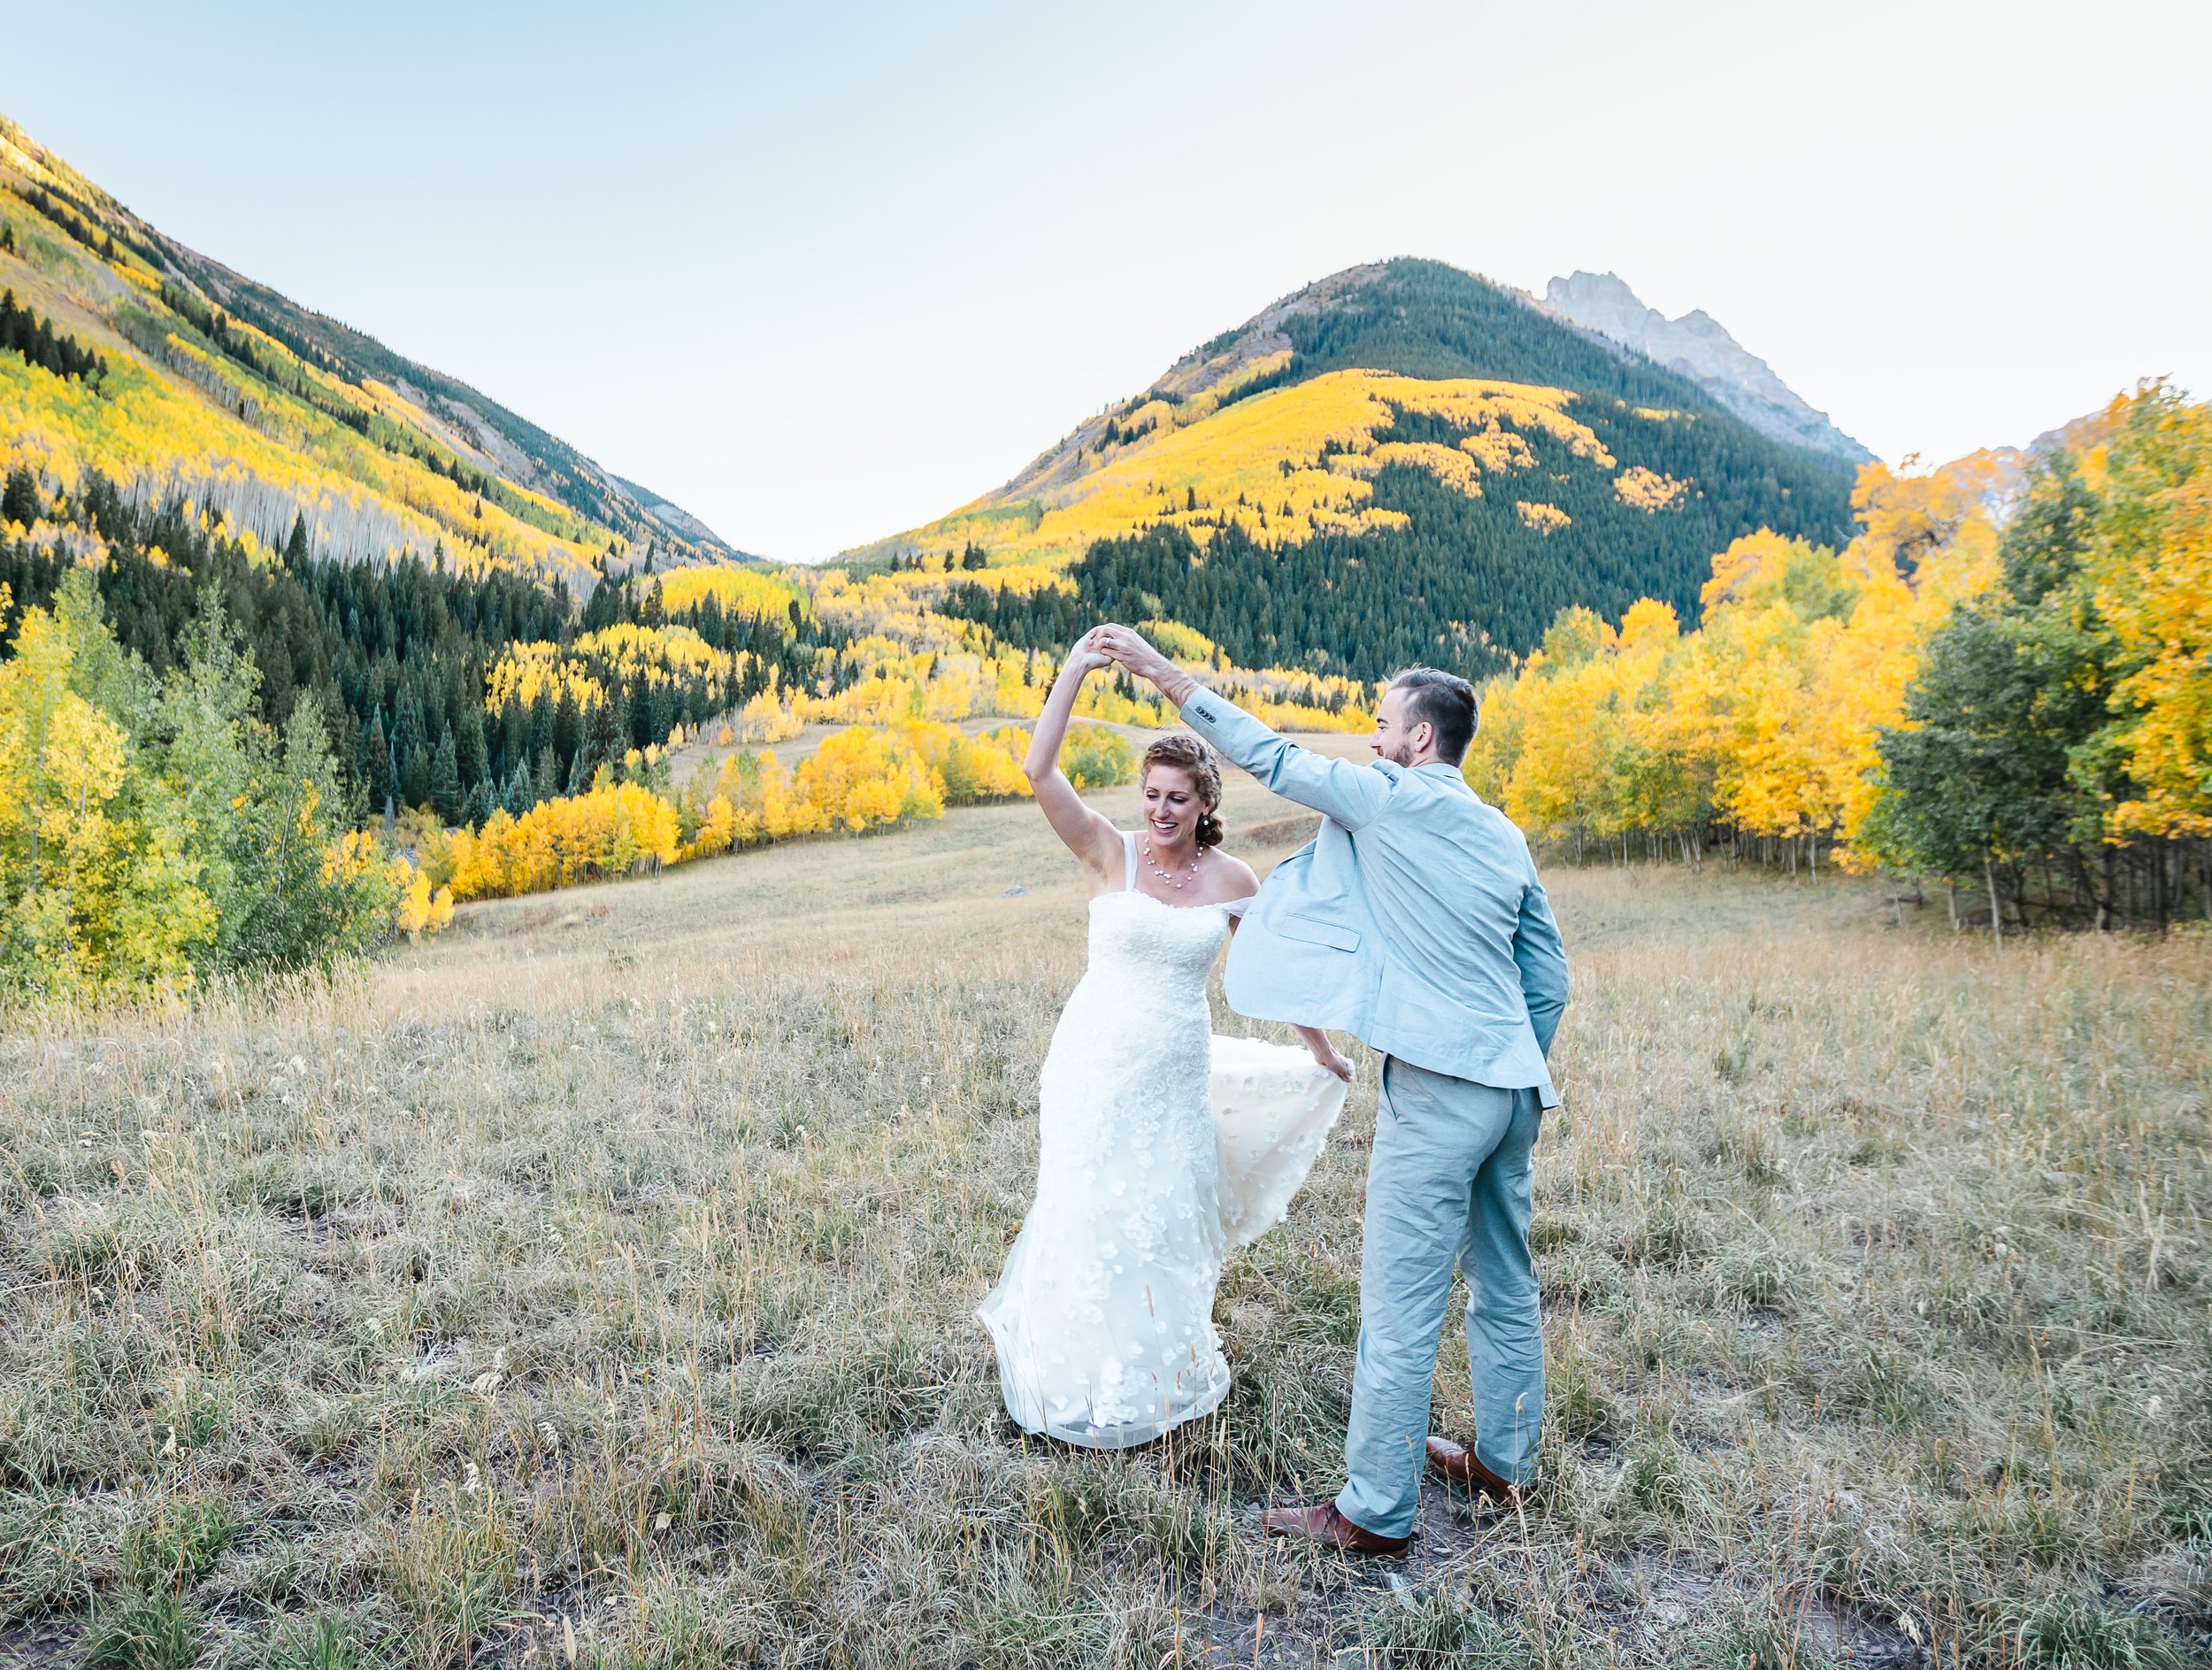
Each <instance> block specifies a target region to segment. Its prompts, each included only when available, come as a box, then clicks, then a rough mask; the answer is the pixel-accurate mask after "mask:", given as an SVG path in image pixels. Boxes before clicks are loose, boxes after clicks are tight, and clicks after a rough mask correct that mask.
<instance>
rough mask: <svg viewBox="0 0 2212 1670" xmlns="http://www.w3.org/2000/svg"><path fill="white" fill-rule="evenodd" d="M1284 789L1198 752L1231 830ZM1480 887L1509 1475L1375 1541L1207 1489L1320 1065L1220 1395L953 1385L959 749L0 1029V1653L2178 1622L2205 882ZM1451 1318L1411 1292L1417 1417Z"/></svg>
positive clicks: (1334, 1293) (1714, 1642) (1262, 1413)
mask: <svg viewBox="0 0 2212 1670" xmlns="http://www.w3.org/2000/svg"><path fill="white" fill-rule="evenodd" d="M1100 800H1101V804H1103V805H1105V806H1106V807H1107V808H1108V809H1109V810H1110V811H1111V812H1114V813H1115V815H1117V816H1118V817H1119V818H1121V819H1123V820H1125V821H1130V820H1133V809H1134V805H1135V798H1134V790H1133V789H1118V790H1114V791H1111V792H1110V793H1108V794H1105V795H1102V797H1100ZM1293 810H1294V809H1292V808H1288V807H1286V806H1285V805H1283V804H1281V803H1279V802H1275V801H1272V800H1271V798H1270V797H1267V796H1266V795H1264V794H1263V793H1262V792H1260V791H1259V790H1257V789H1253V788H1252V787H1251V786H1250V785H1248V784H1246V783H1241V782H1240V783H1237V784H1235V785H1233V789H1232V794H1231V798H1230V801H1229V804H1228V805H1227V807H1226V808H1225V812H1226V816H1227V817H1228V820H1229V821H1230V825H1231V829H1232V834H1233V839H1234V838H1235V835H1236V832H1237V831H1239V830H1243V831H1246V832H1248V839H1250V838H1252V834H1253V832H1256V837H1257V839H1256V844H1255V845H1252V846H1250V847H1249V848H1248V849H1247V850H1248V856H1251V857H1252V858H1254V859H1255V860H1256V861H1257V862H1261V863H1264V860H1265V859H1266V858H1271V857H1275V856H1279V855H1280V853H1282V852H1283V851H1286V850H1288V848H1289V847H1290V846H1291V845H1292V844H1294V842H1295V840H1296V839H1297V838H1299V834H1298V830H1297V828H1296V827H1295V825H1294V824H1292V823H1291V822H1289V821H1288V820H1289V818H1290V815H1291V813H1292V812H1293ZM1550 880H1551V881H1552V884H1553V891H1554V897H1555V902H1556V904H1557V906H1558V909H1559V913H1560V916H1561V919H1562V920H1563V926H1564V928H1565V932H1566V935H1567V941H1568V947H1569V951H1570V955H1571V958H1572V959H1573V966H1574V974H1575V977H1576V981H1577V992H1576V997H1575V999H1574V1001H1573V1003H1572V1004H1571V1006H1570V1008H1569V1010H1568V1013H1567V1019H1566V1022H1565V1026H1564V1028H1563V1031H1562V1033H1561V1035H1560V1039H1559V1044H1558V1049H1557V1052H1556V1056H1555V1066H1556V1068H1557V1072H1558V1077H1559V1080H1560V1084H1561V1088H1562V1091H1563V1095H1564V1097H1565V1098H1566V1106H1565V1107H1564V1109H1563V1111H1562V1112H1560V1113H1558V1114H1557V1115H1555V1116H1554V1118H1553V1120H1552V1121H1551V1122H1550V1124H1549V1125H1548V1127H1547V1129H1546V1130H1545V1132H1544V1135H1543V1138H1542V1141H1541V1142H1540V1145H1539V1148H1538V1159H1539V1172H1538V1197H1537V1214H1536V1230H1535V1235H1536V1242H1537V1247H1538V1255H1537V1256H1538V1260H1539V1264H1540V1270H1541V1274H1542V1276H1543V1281H1544V1290H1545V1295H1546V1304H1547V1310H1548V1335H1549V1341H1550V1352H1551V1358H1550V1374H1551V1381H1550V1387H1551V1404H1552V1407H1551V1411H1550V1415H1551V1423H1550V1426H1551V1429H1550V1432H1549V1434H1548V1441H1547V1443H1546V1446H1545V1449H1544V1452H1543V1463H1542V1474H1543V1477H1542V1487H1541V1491H1540V1496H1539V1497H1537V1499H1536V1500H1535V1501H1534V1502H1533V1503H1532V1505H1530V1506H1529V1507H1528V1508H1527V1510H1526V1511H1525V1512H1523V1513H1520V1514H1517V1515H1513V1516H1509V1517H1507V1518H1504V1519H1502V1520H1477V1519H1475V1518H1474V1517H1472V1516H1471V1514H1470V1513H1469V1512H1468V1511H1467V1508H1466V1505H1465V1504H1464V1502H1463V1500H1455V1499H1454V1498H1453V1497H1451V1496H1450V1495H1449V1494H1448V1493H1447V1492H1445V1491H1444V1490H1442V1489H1436V1490H1435V1491H1434V1492H1433V1493H1432V1497H1431V1498H1430V1500H1429V1502H1428V1504H1427V1505H1426V1509H1425V1517H1424V1524H1423V1529H1422V1535H1421V1537H1420V1539H1419V1541H1418V1542H1417V1544H1416V1550H1415V1553H1414V1555H1413V1556H1412V1558H1410V1559H1409V1560H1408V1561H1407V1562H1405V1563H1404V1564H1403V1565H1402V1566H1401V1565H1394V1564H1392V1563H1389V1562H1380V1563H1355V1562H1350V1561H1347V1560H1345V1559H1342V1558H1336V1557H1333V1556H1324V1555H1321V1554H1318V1553H1317V1552H1315V1551H1310V1550H1307V1549H1302V1548H1293V1547H1286V1546H1285V1545H1283V1544H1281V1543H1268V1542H1266V1541H1265V1540H1263V1538H1262V1536H1261V1535H1260V1534H1259V1531H1258V1528H1257V1520H1258V1515H1259V1512H1260V1510H1261V1509H1262V1508H1263V1506H1264V1505H1267V1504H1268V1503H1270V1502H1273V1501H1280V1500H1288V1499H1302V1498H1306V1497H1310V1496H1312V1495H1314V1494H1317V1493H1321V1492H1326V1491H1333V1489H1335V1488H1336V1486H1337V1484H1338V1482H1339V1481H1340V1474H1339V1468H1340V1453H1339V1444H1340V1439H1341V1434H1342V1427H1343V1421H1344V1416H1345V1411H1346V1406H1347V1401H1348V1395H1349V1388H1350V1376H1351V1367H1352V1344H1353V1340H1354V1336H1355V1334H1356V1327H1357V1287H1356V1272H1357V1267H1358V1250H1359V1209H1360V1202H1361V1186H1362V1177H1363V1166H1364V1162H1365V1158H1366V1154H1365V1148H1366V1143H1367V1136H1368V1133H1369V1131H1370V1129H1371V1120H1372V1112H1373V1088H1372V1087H1373V1066H1372V1063H1371V1062H1369V1063H1367V1064H1366V1065H1365V1066H1364V1067H1363V1081H1364V1082H1363V1086H1362V1088H1361V1089H1359V1090H1358V1091H1357V1092H1356V1094H1355V1097H1354V1099H1353V1103H1352V1105H1351V1108H1350V1111H1349V1112H1348V1114H1347V1116H1346V1119H1345V1120H1344V1122H1343V1124H1342V1125H1341V1126H1340V1128H1339V1134H1338V1136H1337V1138H1336V1139H1335V1140H1334V1142H1333V1146H1332V1149H1331V1151H1330V1152H1329V1153H1328V1154H1327V1155H1326V1156H1325V1158H1324V1159H1323V1161H1322V1163H1321V1165H1320V1166H1319V1168H1318V1169H1317V1173H1316V1174H1315V1177H1314V1180H1313V1181H1312V1183H1311V1184H1310V1186H1309V1188H1308V1189H1307V1192H1306V1193H1305V1194H1304V1195H1303V1196H1302V1197H1301V1199H1300V1201H1299V1203H1298V1204H1297V1205H1296V1206H1295V1207H1294V1212H1293V1216H1292V1220H1291V1221H1290V1222H1289V1223H1287V1224H1286V1225H1285V1226H1283V1227H1281V1228H1279V1230H1277V1231H1275V1232H1274V1233H1273V1234H1271V1235H1269V1236H1268V1237H1266V1238H1265V1239H1264V1240H1263V1242H1262V1243H1260V1244H1259V1245H1258V1246H1256V1247H1255V1248H1253V1249H1251V1250H1249V1251H1247V1252H1246V1253H1244V1254H1242V1255H1240V1257H1239V1258H1237V1259H1236V1260H1235V1261H1234V1262H1233V1264H1232V1266H1231V1267H1230V1269H1229V1272H1228V1274H1227V1276H1226V1278H1225V1281H1224V1284H1223V1288H1222V1292H1221V1299H1220V1318H1221V1321H1222V1324H1223V1328H1224V1333H1225V1338H1226V1341H1227V1345H1228V1350H1229V1353H1230V1357H1231V1359H1232V1362H1233V1365H1234V1366H1235V1370H1236V1374H1237V1384H1236V1389H1235V1392H1234V1393H1233V1397H1232V1398H1231V1400H1230V1402H1229V1404H1227V1406H1226V1407H1225V1411H1224V1412H1223V1413H1222V1414H1221V1415H1219V1416H1218V1417H1217V1418H1215V1419H1213V1420H1209V1421H1207V1422H1205V1423H1203V1424H1202V1425H1201V1426H1199V1427H1197V1428H1193V1429H1186V1430H1185V1431H1184V1432H1181V1433H1179V1434H1176V1435H1173V1436H1171V1438H1170V1439H1169V1440H1167V1441H1165V1442H1164V1443H1161V1444H1159V1445H1156V1446H1154V1447H1152V1448H1150V1449H1148V1450H1145V1451H1138V1452H1135V1453H1132V1454H1127V1455H1123V1456H1118V1457H1099V1456H1093V1455H1088V1454H1080V1453H1073V1452H1070V1451H1062V1450H1058V1449H1056V1448H1054V1447H1051V1446H1049V1445H1046V1444H1041V1443H1033V1442H1026V1441H1025V1440H1024V1439H1023V1438H1022V1436H1021V1435H1019V1434H1018V1432H1017V1431H1015V1430H1014V1429H1012V1428H1010V1426H1009V1425H1008V1423H1007V1422H1006V1420H1005V1419H1004V1417H1003V1414H1002V1412H1001V1410H1000V1407H999V1402H998V1392H997V1384H996V1378H995V1369H994V1366H993V1361H992V1358H991V1354H990V1351H989V1347H988V1343H987V1339H986V1336H985V1335H984V1333H983V1331H982V1329H981V1328H980V1327H979V1325H977V1324H976V1323H975V1322H974V1321H973V1320H972V1317H971V1315H970V1312H971V1310H972V1307H973V1305H974V1304H975V1303H976V1302H977V1300H978V1299H979V1298H980V1297H981V1296H982V1295H983V1293H984V1292H985V1291H986V1290H987V1288H988V1287H989V1285H990V1284H991V1282H992V1281H994V1279H995V1276H996V1274H997V1270H998V1266H999V1262H1000V1260H1001V1258H1002V1255H1003V1251H1004V1249H1005V1247H1006V1246H1007V1244H1008V1243H1009V1242H1010V1240H1011V1238H1012V1235H1013V1233H1014V1231H1015V1228H1016V1227H1017V1224H1018V1220H1019V1219H1020V1216H1021V1214H1022V1212H1023V1211H1024V1210H1025V1206H1026V1204H1027V1196H1028V1189H1029V1185H1030V1181H1031V1179H1032V1176H1033V1166H1034V1155H1035V1120H1034V1112H1035V1109H1034V1095H1035V1085H1036V1072H1037V1067H1038V1064H1039V1061H1040V1059H1041V1057H1042V1054H1043V1051H1044V1049H1045V1045H1046V1043H1047V1040H1048V1035H1049V1033H1050V1029H1051V1026H1052V1023H1053V1020H1054V1018H1055V1016H1056V1012H1057V1009H1058V1006H1059V1004H1060V1002H1061V1000H1062V999H1063V997H1064V995H1065V993H1066V991H1067V990H1068V989H1069V987H1070V986H1071V984H1072V982H1073V981H1074V980H1075V978H1076V976H1077V974H1079V970H1080V967H1081V961H1082V952H1083V929H1082V899H1081V892H1080V889H1079V885H1078V883H1077V881H1076V879H1075V876H1074V873H1073V866H1072V865H1071V862H1070V861H1069V860H1068V859H1067V858H1065V857H1064V855H1063V854H1062V853H1061V852H1060V851H1059V850H1058V849H1057V847H1056V845H1054V844H1053V843H1052V841H1051V837H1050V835H1049V834H1048V831H1047V830H1046V828H1045V827H1044V824H1043V821H1042V820H1041V818H1039V817H1038V816H1037V814H1036V813H1035V812H1034V811H1033V809H1031V808H1030V807H1027V806H1007V807H997V808H988V809H983V810H978V811H970V812H956V813H954V814H953V815H951V816H949V817H948V818H946V819H945V820H943V821H942V822H941V823H936V824H932V825H927V826H924V827H918V828H914V829H911V830H907V831H902V832H899V833H896V834H893V835H887V836H882V837H879V838H873V839H869V840H864V841H846V842H835V843H814V844H802V845H794V846H788V847H780V848H775V849H771V850H765V851H762V852H759V853H756V854H750V855H747V856H743V857H739V858H728V859H719V860H713V861H709V862H703V863H700V864H696V865H693V866H685V867H683V868H681V869H679V870H676V871H674V872H672V873H668V874H666V875H664V876H662V877H660V878H657V879H656V880H652V881H637V882H627V883H621V884H616V885H609V886H602V887H596V888H590V889H579V890H576V891H572V892H567V893H561V894H555V895H549V896H541V897H531V898H525V899H518V900H514V901H510V902H504V903H499V904H485V905H479V906H474V907H471V908H468V909H466V910H465V911H464V912H462V914H461V917H460V920H457V923H456V925H455V927H454V928H453V930H452V931H451V932H449V934H448V935H445V936H444V937H442V939H440V940H437V941H434V942H430V943H425V944H424V945H423V946H421V947H420V948H419V949H414V950H402V951H400V952H398V953H396V954H395V955H393V956H391V957H389V958H387V959H386V960H384V961H381V962H380V963H379V964H377V965H376V966H373V968H372V969H371V970H370V971H369V972H368V973H367V974H365V976H363V977H361V978H359V979H358V980H357V981H353V982H352V983H350V984H349V985H347V986H345V987H343V988H342V989H339V990H337V991H335V992H323V993H313V994H308V995H303V996H299V997H291V998H279V999H257V1000H255V1001H251V1002H237V1003H229V1004H225V1003H215V1004H208V1005H205V1006H204V1007H203V1008H202V1009H201V1010H200V1011H198V1012H195V1013H192V1014H190V1015H188V1016H178V1017H169V1018H150V1019H147V1018H127V1019H116V1020H104V1021H97V1022H74V1021H68V1020H52V1019H51V1018H49V1019H47V1020H42V1021H40V1022H39V1023H37V1024H32V1023H30V1022H27V1021H19V1022H17V1023H15V1024H14V1025H13V1026H12V1027H10V1028H9V1029H7V1030H5V1031H4V1032H0V1212H4V1218H0V1224H4V1239H0V1286H4V1290H5V1295H6V1299H5V1306H6V1308H5V1310H4V1311H0V1662H19V1663H28V1664H49V1663H50V1664H57V1665H60V1664H76V1663H84V1664H87V1665H91V1666H112V1667H118V1670H119V1667H122V1666H182V1665H187V1664H193V1663H201V1664H210V1665H212V1664H218V1663H219V1664H223V1665H270V1666H319V1667H321V1670H342V1667H343V1666H425V1667H426V1670H427V1667H428V1666H459V1665H464V1664H470V1663H494V1664H521V1663H534V1664H544V1665H570V1664H576V1665H586V1666H618V1665H619V1666H665V1667H667V1670H676V1667H678V1666H702V1667H704V1666H723V1665H738V1664H747V1663H759V1664H773V1665H787V1666H814V1665H836V1666H848V1665H849V1666H902V1665H974V1666H1071V1665H1087V1664H1102V1665H1125V1666H1146V1667H1147V1670H1154V1667H1156V1666H1164V1665H1193V1666H1194V1665H1224V1666H1226V1665H1251V1664H1259V1665H1281V1666H1293V1665H1299V1666H1302V1665H1340V1666H1346V1665H1367V1664H1376V1665H1381V1664H1406V1665H1421V1664H1443V1663H1454V1664H1461V1663H1467V1664H1477V1665H1496V1666H1506V1665H1524V1664H1526V1665H1542V1666H1601V1665H1615V1664H1620V1665H1667V1666H1678V1665H1685V1666H1763V1667H1773V1670H1779V1667H1780V1666H1819V1665H1827V1664H1832V1663H1843V1662H1848V1663H1853V1664H1862V1665H1865V1664H1888V1665H1906V1664H1932V1665H1939V1666H1954V1665H1991V1666H2015V1665H2018V1666H2031V1665H2033V1666H2078V1667H2081V1670H2097V1667H2101V1666H2172V1665H2179V1664H2183V1663H2186V1662H2192V1661H2194V1660H2196V1659H2197V1658H2199V1656H2200V1655H2201V1654H2203V1653H2204V1652H2205V1651H2206V1650H2207V1645H2208V1642H2212V1571H2208V1558H2212V1331H2208V1320H2212V1317H2208V1302H2207V1301H2208V1291H2212V1252H2208V1224H2207V1212H2208V1206H2212V1196H2208V1168H2207V1164H2206V1158H2207V1149H2206V1143H2207V1106H2208V1096H2212V1090H2208V1081H2212V938H2208V937H2206V936H2204V935H2193V936H2181V935H2177V936H2175V937H2172V938H2170V939H2168V940H2165V941H2163V942H2159V941H2152V940H2147V939H2140V938H2097V937H2093V936H2087V935H2084V936H2077V937H2070V938H2055V939H2048V940H2029V941H2024V942H2017V943H2016V942H2012V941H2008V943H2007V944H2006V945H2005V947H2004V948H2003V949H2002V950H2001V951H2000V950H1996V949H1994V948H1993V947H1992V946H1991V945H1990V944H1989V943H1988V942H1987V940H1986V938H1985V937H1977V936H1972V935H1967V936H1955V935H1953V934H1952V932H1951V931H1950V928H1949V926H1948V923H1947V917H1946V912H1945V911H1944V909H1943V908H1942V905H1941V904H1940V902H1939V901H1938V902H1936V903H1933V904H1931V905H1929V906H1927V907H1924V908H1915V907H1912V906H1909V905H1901V904H1892V903H1891V902H1890V891H1891V889H1888V888H1887V887H1886V886H1885V885H1883V884H1880V883H1876V882H1864V881H1851V880H1849V879H1847V878H1843V877H1840V876H1835V875H1832V874H1827V873H1824V874H1822V875H1821V876H1820V877H1819V878H1818V879H1817V880H1799V881H1785V880H1782V879H1778V878H1776V877H1772V876H1768V875H1763V874H1743V875H1731V874H1728V873H1723V872H1721V871H1719V870H1717V869H1716V868H1713V867H1709V868H1708V870H1707V872H1706V873H1704V874H1703V875H1701V876H1695V877H1693V876H1690V875H1687V874H1686V873H1683V872H1681V871H1680V870H1679V869H1673V870H1662V871H1653V870H1647V869H1641V868H1640V869H1637V870H1633V871H1622V870H1618V869H1604V868H1592V869H1586V870H1580V871H1575V870H1570V869H1567V868H1564V867H1555V868H1554V870H1553V871H1552V873H1551V876H1550ZM1223 1024H1224V1026H1225V1027H1235V1026H1238V1025H1240V1023H1237V1022H1235V1021H1234V1020H1233V1019H1232V1018H1229V1017H1226V1016H1224V1018H1223ZM1465 1376H1466V1366H1465V1360H1464V1356H1463V1352H1462V1351H1461V1350H1460V1349H1459V1343H1458V1335H1457V1333H1456V1328H1455V1327H1453V1328H1448V1330H1447V1335H1446V1347H1445V1350H1444V1352H1443V1355H1442V1359H1441V1366H1440V1370H1439V1389H1440V1403H1439V1405H1438V1416H1437V1419H1438V1422H1439V1425H1440V1428H1442V1429H1445V1430H1461V1431H1463V1423H1464V1421H1465V1419H1466V1415H1467V1405H1466V1402H1465V1390H1466V1389H1465Z"/></svg>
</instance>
